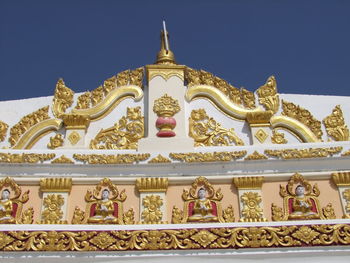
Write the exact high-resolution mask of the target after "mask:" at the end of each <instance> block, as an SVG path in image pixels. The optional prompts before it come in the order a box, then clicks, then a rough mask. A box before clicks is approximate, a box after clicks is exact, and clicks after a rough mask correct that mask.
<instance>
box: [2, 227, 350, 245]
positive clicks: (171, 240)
mask: <svg viewBox="0 0 350 263" xmlns="http://www.w3.org/2000/svg"><path fill="white" fill-rule="evenodd" d="M0 239H1V240H2V241H3V242H2V244H1V246H0V250H1V251H47V252H49V251H106V250H108V251H149V250H164V249H166V250H184V251H188V250H198V249H206V248H207V249H217V248H221V249H225V248H226V249H243V248H271V247H274V248H295V247H305V246H316V247H319V246H320V245H323V246H325V245H326V246H344V245H349V244H350V226H349V225H348V224H318V225H302V226H300V225H288V226H269V227H254V226H251V227H222V228H207V229H198V228H188V229H169V230H168V229H164V230H142V231H137V230H135V231H124V230H113V231H1V232H0ZM87 240H90V241H91V240H93V241H92V242H87Z"/></svg>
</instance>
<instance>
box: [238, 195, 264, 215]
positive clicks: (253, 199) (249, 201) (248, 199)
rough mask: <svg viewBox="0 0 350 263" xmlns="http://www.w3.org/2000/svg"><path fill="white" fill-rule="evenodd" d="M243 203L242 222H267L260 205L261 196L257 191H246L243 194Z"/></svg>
mask: <svg viewBox="0 0 350 263" xmlns="http://www.w3.org/2000/svg"><path fill="white" fill-rule="evenodd" d="M241 201H242V203H243V209H242V218H240V219H239V221H240V222H265V221H267V219H266V218H264V217H263V216H264V215H263V210H262V208H261V207H260V203H261V201H262V199H261V196H260V195H259V193H257V192H246V193H244V194H243V195H242V196H241Z"/></svg>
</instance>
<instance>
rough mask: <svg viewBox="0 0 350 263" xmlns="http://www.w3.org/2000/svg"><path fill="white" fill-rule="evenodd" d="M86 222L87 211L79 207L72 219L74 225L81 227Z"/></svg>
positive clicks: (76, 208)
mask: <svg viewBox="0 0 350 263" xmlns="http://www.w3.org/2000/svg"><path fill="white" fill-rule="evenodd" d="M84 222H85V211H83V210H81V209H80V208H79V207H78V206H76V207H75V209H74V213H73V218H72V222H71V223H72V225H79V224H83V223H84Z"/></svg>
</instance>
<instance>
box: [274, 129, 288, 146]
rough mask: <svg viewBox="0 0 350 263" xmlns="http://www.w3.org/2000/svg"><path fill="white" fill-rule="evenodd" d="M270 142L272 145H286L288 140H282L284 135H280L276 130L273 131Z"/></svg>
mask: <svg viewBox="0 0 350 263" xmlns="http://www.w3.org/2000/svg"><path fill="white" fill-rule="evenodd" d="M271 142H272V143H274V144H286V143H288V140H287V139H285V138H284V133H280V132H278V131H277V130H276V129H273V130H272V137H271Z"/></svg>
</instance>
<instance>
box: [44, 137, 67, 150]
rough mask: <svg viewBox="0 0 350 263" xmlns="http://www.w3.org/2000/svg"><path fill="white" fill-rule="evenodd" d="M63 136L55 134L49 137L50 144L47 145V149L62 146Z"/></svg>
mask: <svg viewBox="0 0 350 263" xmlns="http://www.w3.org/2000/svg"><path fill="white" fill-rule="evenodd" d="M63 142H64V139H63V136H62V134H56V135H55V136H52V137H50V142H49V143H48V144H47V148H49V149H56V148H57V147H61V146H63Z"/></svg>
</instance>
